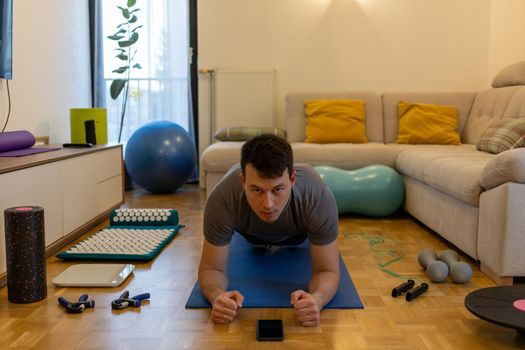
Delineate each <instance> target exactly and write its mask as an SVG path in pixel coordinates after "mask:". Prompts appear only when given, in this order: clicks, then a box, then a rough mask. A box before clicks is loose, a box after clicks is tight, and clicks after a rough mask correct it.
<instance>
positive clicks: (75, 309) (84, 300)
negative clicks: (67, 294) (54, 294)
mask: <svg viewBox="0 0 525 350" xmlns="http://www.w3.org/2000/svg"><path fill="white" fill-rule="evenodd" d="M88 298H89V297H88V295H87V294H82V295H81V296H80V298H78V302H76V303H72V302H70V301H69V300H67V299H66V298H64V297H59V298H58V303H59V304H60V305H62V306H63V307H65V308H66V311H67V312H69V313H70V314H79V313H81V312H83V311H84V310H85V309H87V308H90V307H95V301H94V300H88Z"/></svg>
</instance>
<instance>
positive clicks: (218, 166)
mask: <svg viewBox="0 0 525 350" xmlns="http://www.w3.org/2000/svg"><path fill="white" fill-rule="evenodd" d="M243 144H244V142H234V141H230V142H217V143H214V144H212V145H210V146H208V147H207V148H206V149H205V150H204V152H202V155H201V164H202V170H204V171H206V172H208V173H226V172H227V171H228V169H230V167H231V166H232V165H234V164H237V163H239V161H240V159H241V147H242V145H243Z"/></svg>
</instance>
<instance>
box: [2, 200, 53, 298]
mask: <svg viewBox="0 0 525 350" xmlns="http://www.w3.org/2000/svg"><path fill="white" fill-rule="evenodd" d="M4 223H5V238H6V240H5V243H6V244H5V248H6V261H7V298H8V299H9V301H10V302H12V303H32V302H35V301H38V300H42V299H44V298H45V297H46V296H47V283H46V255H45V233H44V209H43V208H42V207H31V206H26V207H14V208H8V209H6V210H5V211H4Z"/></svg>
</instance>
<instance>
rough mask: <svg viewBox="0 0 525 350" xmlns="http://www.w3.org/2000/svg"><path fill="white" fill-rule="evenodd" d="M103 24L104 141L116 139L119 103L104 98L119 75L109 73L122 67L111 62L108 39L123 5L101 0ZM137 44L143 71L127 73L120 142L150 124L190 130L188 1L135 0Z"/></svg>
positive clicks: (114, 60)
mask: <svg viewBox="0 0 525 350" xmlns="http://www.w3.org/2000/svg"><path fill="white" fill-rule="evenodd" d="M100 3H101V6H102V21H103V26H102V28H103V35H102V36H103V53H104V54H103V60H104V82H105V95H106V98H105V100H106V108H107V117H108V141H110V142H116V141H117V138H118V132H119V125H120V114H121V99H122V97H123V95H124V94H123V93H122V94H121V96H120V97H119V98H118V99H117V100H113V99H112V98H111V97H110V95H109V87H110V85H111V82H112V81H113V79H115V78H119V77H120V78H122V75H119V74H116V73H113V72H112V71H113V70H115V69H116V68H118V67H119V66H120V65H121V62H122V61H120V60H118V59H117V58H115V55H116V51H115V49H116V48H117V43H116V41H113V40H109V39H107V37H108V36H110V35H113V34H114V33H115V32H116V31H117V29H116V28H117V25H118V24H119V23H122V22H123V18H122V15H121V11H120V9H119V8H118V7H117V5H119V6H125V1H117V2H115V1H100ZM136 6H137V7H138V8H140V11H138V12H136V15H137V17H138V21H137V23H136V24H138V25H142V26H143V27H142V28H140V29H139V30H138V33H139V39H138V41H137V44H136V45H134V47H135V48H136V49H137V54H136V59H135V61H136V62H137V63H139V64H140V65H141V67H142V69H132V71H131V77H130V86H129V100H128V103H127V107H126V115H125V119H124V127H123V130H122V138H121V142H124V143H125V142H126V140H127V139H128V138H129V137H130V136H131V134H133V132H134V131H135V130H136V129H137V128H139V127H140V126H141V125H143V124H145V123H147V122H150V121H154V120H170V121H173V122H175V123H177V124H179V125H180V126H182V127H183V128H184V129H186V130H191V129H192V127H193V126H192V123H193V121H192V116H191V113H190V106H189V105H190V102H189V100H190V96H189V91H190V89H189V61H188V59H189V25H188V21H189V13H188V0H137V5H136Z"/></svg>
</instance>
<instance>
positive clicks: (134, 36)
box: [129, 32, 139, 44]
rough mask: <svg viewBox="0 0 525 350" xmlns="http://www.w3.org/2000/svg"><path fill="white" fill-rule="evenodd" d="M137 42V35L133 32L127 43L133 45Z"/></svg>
mask: <svg viewBox="0 0 525 350" xmlns="http://www.w3.org/2000/svg"><path fill="white" fill-rule="evenodd" d="M137 40H139V33H137V32H133V34H131V37H130V38H129V41H131V43H132V44H135V43H136V42H137Z"/></svg>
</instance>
